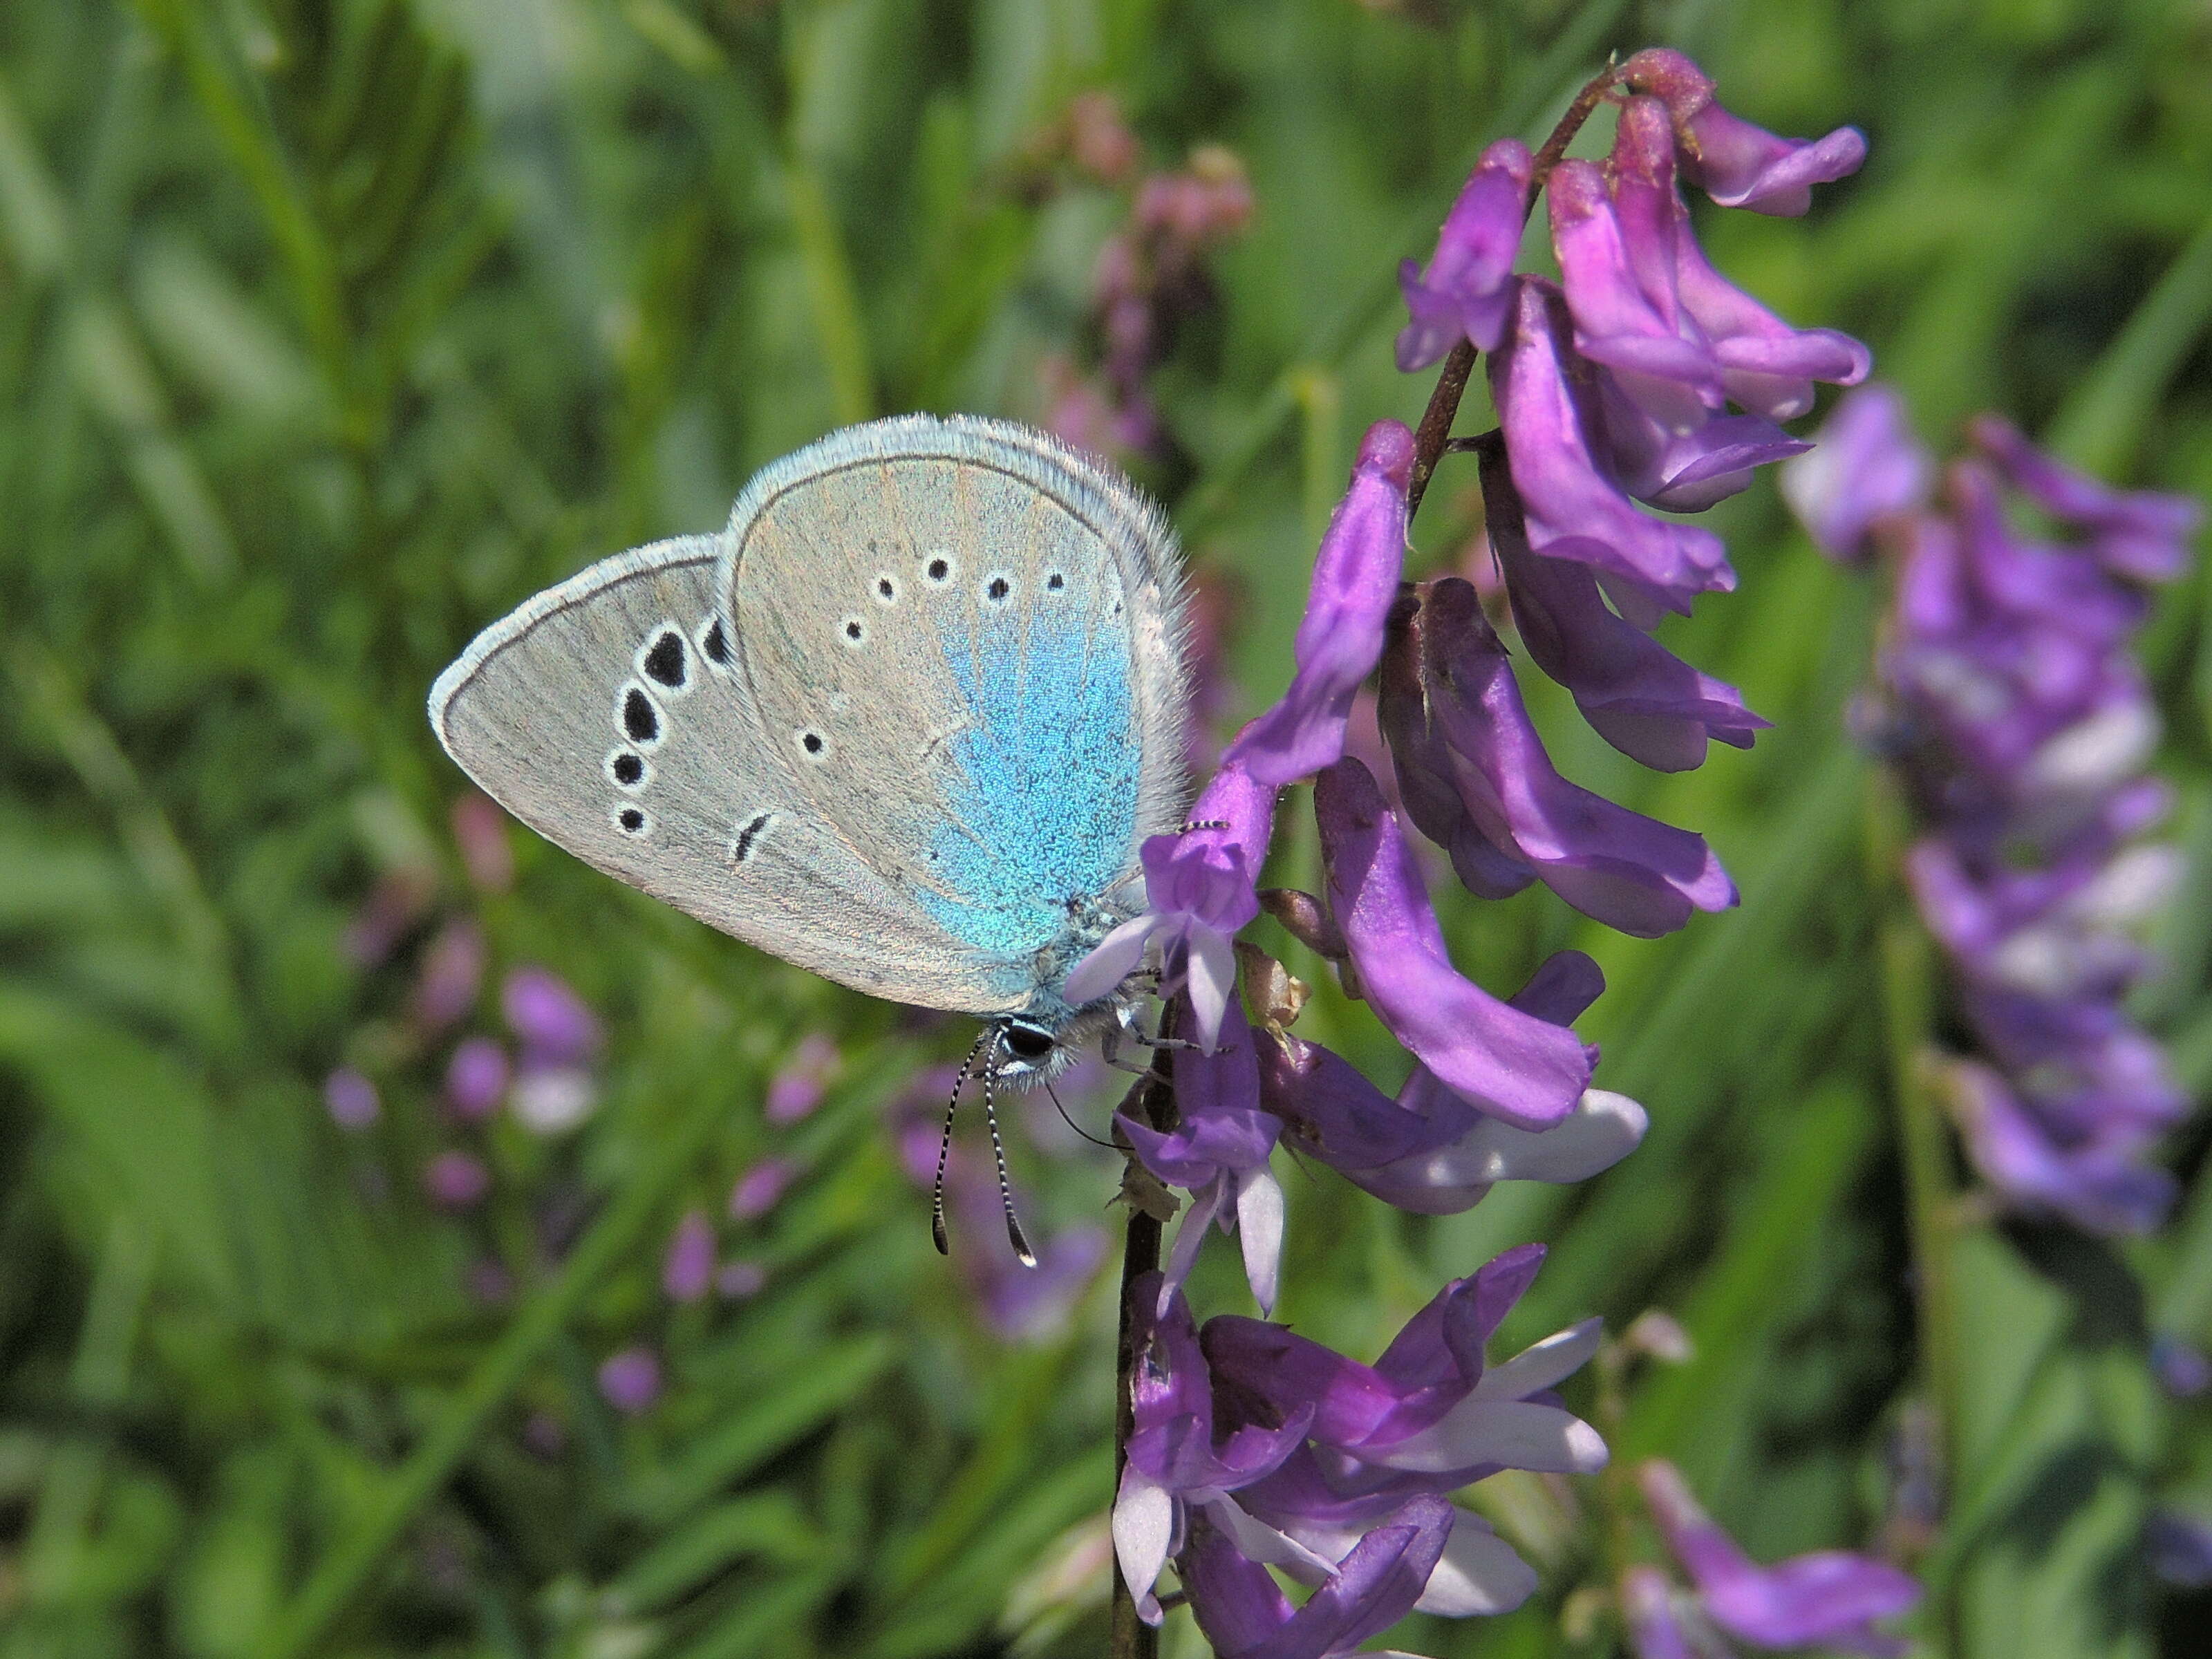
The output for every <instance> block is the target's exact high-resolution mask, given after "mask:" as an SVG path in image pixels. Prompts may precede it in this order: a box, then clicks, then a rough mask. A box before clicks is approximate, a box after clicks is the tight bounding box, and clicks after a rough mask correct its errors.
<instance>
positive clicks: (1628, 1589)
mask: <svg viewBox="0 0 2212 1659" xmlns="http://www.w3.org/2000/svg"><path fill="white" fill-rule="evenodd" d="M1620 1616H1621V1620H1622V1622H1623V1623H1625V1624H1626V1626H1628V1645H1629V1646H1630V1647H1631V1648H1632V1649H1633V1650H1635V1653H1636V1659H1693V1656H1692V1653H1691V1650H1690V1642H1689V1638H1687V1637H1686V1636H1685V1635H1684V1634H1683V1632H1682V1626H1681V1621H1680V1620H1678V1619H1677V1618H1676V1617H1675V1616H1674V1586H1673V1585H1672V1584H1670V1583H1668V1582H1667V1575H1666V1574H1665V1573H1663V1572H1662V1571H1659V1569H1658V1568H1656V1567H1642V1566H1638V1567H1631V1568H1629V1569H1628V1571H1626V1572H1624V1573H1622V1574H1621V1575H1620Z"/></svg>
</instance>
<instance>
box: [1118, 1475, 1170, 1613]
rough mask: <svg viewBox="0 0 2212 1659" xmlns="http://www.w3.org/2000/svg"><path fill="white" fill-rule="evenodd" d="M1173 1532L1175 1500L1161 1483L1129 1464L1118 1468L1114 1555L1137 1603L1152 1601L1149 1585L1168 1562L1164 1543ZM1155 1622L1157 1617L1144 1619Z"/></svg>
mask: <svg viewBox="0 0 2212 1659" xmlns="http://www.w3.org/2000/svg"><path fill="white" fill-rule="evenodd" d="M1174 1533H1175V1499H1174V1498H1172V1497H1171V1496H1170V1495H1169V1492H1168V1489H1167V1488H1166V1487H1165V1486H1158V1485H1155V1484H1154V1483H1153V1482H1152V1481H1150V1480H1146V1478H1145V1477H1144V1476H1143V1475H1141V1474H1138V1473H1137V1468H1136V1465H1134V1464H1131V1465H1130V1466H1129V1467H1128V1468H1125V1469H1123V1470H1122V1471H1121V1492H1119V1493H1118V1494H1116V1495H1115V1499H1114V1556H1115V1559H1116V1560H1118V1561H1119V1562H1120V1563H1121V1582H1122V1583H1125V1584H1127V1586H1128V1587H1129V1593H1130V1594H1131V1595H1133V1596H1135V1597H1136V1598H1137V1601H1138V1603H1139V1606H1142V1605H1144V1604H1146V1603H1148V1602H1150V1603H1152V1605H1154V1606H1157V1605H1158V1603H1157V1602H1156V1601H1154V1600H1153V1596H1152V1586H1153V1585H1154V1584H1155V1583H1158V1580H1159V1576H1160V1569H1161V1568H1162V1567H1164V1566H1165V1565H1167V1564H1168V1545H1169V1542H1170V1539H1171V1538H1172V1537H1173V1535H1174ZM1146 1622H1147V1623H1150V1624H1158V1622H1159V1620H1158V1619H1157V1618H1153V1619H1150V1620H1146Z"/></svg>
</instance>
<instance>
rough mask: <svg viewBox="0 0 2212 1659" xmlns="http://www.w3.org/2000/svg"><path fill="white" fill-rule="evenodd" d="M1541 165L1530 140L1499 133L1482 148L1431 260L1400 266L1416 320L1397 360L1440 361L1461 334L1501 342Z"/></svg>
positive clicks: (1482, 344)
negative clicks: (1531, 151) (1530, 196)
mask: <svg viewBox="0 0 2212 1659" xmlns="http://www.w3.org/2000/svg"><path fill="white" fill-rule="evenodd" d="M1534 165H1535V160H1534V157H1533V156H1531V155H1529V153H1528V145H1526V144H1524V143H1522V142H1521V141H1520V140H1519V139H1518V138H1501V139H1499V140H1498V142H1497V143H1494V144H1492V145H1491V146H1490V148H1489V149H1486V150H1484V151H1483V152H1482V159H1481V160H1480V161H1478V162H1476V164H1475V168H1474V172H1473V173H1470V174H1468V180H1467V184H1466V185H1465V187H1464V188H1462V190H1461V191H1460V193H1459V199H1458V200H1457V201H1455V202H1454V203H1453V204H1452V208H1451V211H1450V212H1449V214H1447V215H1446V216H1444V223H1443V230H1442V231H1440V232H1439V233H1438V234H1437V251H1436V252H1435V253H1434V254H1432V255H1431V256H1430V258H1429V263H1428V264H1427V265H1426V267H1423V266H1421V265H1419V264H1417V263H1416V262H1414V261H1413V260H1412V259H1408V260H1407V261H1406V262H1405V263H1404V264H1401V265H1400V266H1399V267H1398V287H1399V289H1401V291H1402V292H1403V293H1404V295H1405V296H1406V309H1407V311H1408V312H1410V313H1412V315H1413V320H1412V321H1411V322H1409V323H1407V325H1406V326H1405V327H1404V328H1403V329H1401V331H1399V334H1398V367H1399V368H1401V369H1402V370H1405V371H1407V372H1408V373H1411V372H1412V371H1413V370H1415V369H1420V368H1427V367H1428V366H1429V365H1430V364H1431V363H1433V362H1437V361H1438V360H1439V359H1441V358H1442V357H1443V356H1444V355H1445V354H1446V353H1447V352H1449V350H1450V349H1452V347H1453V345H1454V344H1455V343H1456V342H1457V341H1459V340H1460V339H1462V338H1465V339H1466V340H1468V342H1469V343H1472V344H1473V345H1474V346H1476V347H1477V348H1479V349H1481V350H1484V351H1490V350H1493V349H1496V347H1497V345H1498V336H1499V335H1501V334H1502V333H1504V330H1505V320H1506V313H1507V312H1508V310H1509V308H1510V303H1511V301H1512V295H1513V258H1514V256H1515V255H1516V253H1518V252H1520V248H1521V227H1522V222H1523V221H1524V220H1526V219H1527V217H1528V185H1529V179H1530V177H1531V174H1532V173H1533V171H1534Z"/></svg>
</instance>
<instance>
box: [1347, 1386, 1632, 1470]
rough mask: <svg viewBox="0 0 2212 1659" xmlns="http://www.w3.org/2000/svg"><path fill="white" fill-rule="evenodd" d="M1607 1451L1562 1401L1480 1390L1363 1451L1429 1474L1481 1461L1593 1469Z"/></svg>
mask: <svg viewBox="0 0 2212 1659" xmlns="http://www.w3.org/2000/svg"><path fill="white" fill-rule="evenodd" d="M1607 1455H1608V1454H1607V1451H1606V1449H1605V1442H1604V1441H1603V1440H1602V1439H1601V1438H1600V1437H1598V1431H1596V1430H1595V1429H1594V1428H1592V1427H1590V1425H1589V1424H1587V1423H1585V1422H1583V1420H1582V1419H1580V1418H1578V1417H1576V1416H1574V1415H1572V1414H1571V1413H1567V1412H1564V1411H1561V1410H1560V1409H1559V1407H1557V1406H1538V1405H1532V1404H1530V1403H1529V1402H1528V1401H1525V1400H1484V1399H1481V1398H1480V1397H1478V1396H1477V1395H1468V1397H1467V1398H1466V1399H1464V1400H1462V1401H1460V1402H1459V1404H1458V1405H1456V1406H1455V1407H1452V1408H1451V1410H1449V1412H1447V1413H1444V1415H1443V1419H1441V1420H1440V1421H1438V1422H1437V1423H1435V1424H1433V1425H1431V1426H1430V1427H1428V1428H1425V1429H1424V1430H1422V1431H1421V1432H1420V1433H1419V1434H1415V1435H1409V1436H1407V1437H1406V1438H1405V1439H1403V1440H1401V1441H1400V1442H1399V1443H1397V1444H1396V1445H1395V1446H1389V1447H1385V1448H1383V1449H1379V1450H1370V1449H1362V1450H1361V1451H1360V1453H1359V1456H1360V1459H1361V1461H1363V1462H1369V1463H1380V1464H1382V1465H1383V1467H1384V1468H1393V1469H1412V1470H1414V1471H1416V1472H1417V1473H1419V1474H1443V1473H1444V1472H1446V1471H1447V1470H1450V1469H1464V1468H1472V1467H1473V1466H1474V1465H1475V1464H1477V1463H1498V1464H1502V1465H1503V1466H1504V1467H1505V1468H1509V1469H1532V1470H1534V1471H1535V1472H1536V1473H1537V1474H1594V1473H1595V1472H1596V1471H1597V1470H1599V1469H1601V1468H1604V1467H1605V1464H1606V1459H1607Z"/></svg>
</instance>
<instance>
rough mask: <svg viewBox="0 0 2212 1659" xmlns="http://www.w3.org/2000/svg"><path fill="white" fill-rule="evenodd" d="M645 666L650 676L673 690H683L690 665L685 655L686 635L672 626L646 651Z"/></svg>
mask: <svg viewBox="0 0 2212 1659" xmlns="http://www.w3.org/2000/svg"><path fill="white" fill-rule="evenodd" d="M643 666H644V669H645V671H646V674H647V677H648V678H652V679H655V680H658V681H659V682H660V684H663V685H665V686H666V687H667V688H668V689H669V690H671V691H677V690H682V689H683V686H684V679H685V678H686V677H687V671H688V667H689V665H688V664H687V663H686V662H685V660H684V636H683V635H681V634H679V633H678V632H677V631H676V630H675V629H672V628H671V629H668V630H667V631H666V632H665V633H663V634H662V635H661V636H660V637H659V639H657V640H655V641H653V647H652V649H650V650H648V651H647V653H645V662H644V664H643Z"/></svg>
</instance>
